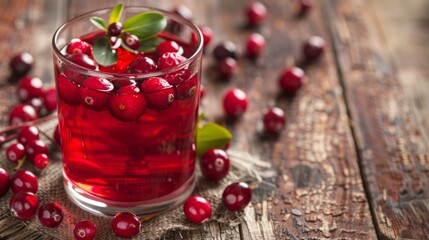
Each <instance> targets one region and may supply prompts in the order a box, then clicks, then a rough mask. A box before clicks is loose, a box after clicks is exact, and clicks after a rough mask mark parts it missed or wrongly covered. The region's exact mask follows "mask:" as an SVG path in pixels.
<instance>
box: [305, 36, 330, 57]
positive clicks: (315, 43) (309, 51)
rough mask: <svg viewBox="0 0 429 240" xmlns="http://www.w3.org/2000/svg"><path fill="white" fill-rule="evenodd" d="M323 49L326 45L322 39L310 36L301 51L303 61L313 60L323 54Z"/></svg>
mask: <svg viewBox="0 0 429 240" xmlns="http://www.w3.org/2000/svg"><path fill="white" fill-rule="evenodd" d="M325 47H326V43H325V40H323V38H321V37H319V36H312V37H310V38H309V39H308V40H307V42H306V43H305V44H304V47H303V50H302V51H303V53H304V56H305V59H307V60H314V59H316V58H318V57H319V56H320V55H321V54H322V53H323V51H324V50H325Z"/></svg>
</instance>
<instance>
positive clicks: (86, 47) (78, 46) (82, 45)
mask: <svg viewBox="0 0 429 240" xmlns="http://www.w3.org/2000/svg"><path fill="white" fill-rule="evenodd" d="M67 53H69V54H73V55H75V54H85V55H88V56H91V55H92V46H91V45H90V44H89V43H87V42H85V41H82V40H80V39H79V38H74V39H72V40H71V41H70V44H69V45H68V47H67Z"/></svg>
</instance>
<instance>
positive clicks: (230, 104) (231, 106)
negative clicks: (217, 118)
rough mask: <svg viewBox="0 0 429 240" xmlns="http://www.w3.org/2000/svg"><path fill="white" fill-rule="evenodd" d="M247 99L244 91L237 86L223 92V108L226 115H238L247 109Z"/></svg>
mask: <svg viewBox="0 0 429 240" xmlns="http://www.w3.org/2000/svg"><path fill="white" fill-rule="evenodd" d="M248 104H249V100H248V99H247V96H246V93H244V92H243V91H242V90H240V89H238V88H231V89H230V90H228V91H227V92H226V94H225V97H224V98H223V108H224V110H225V113H226V115H228V116H229V117H233V118H234V117H239V116H241V115H242V114H243V113H244V112H245V111H246V109H247V105H248Z"/></svg>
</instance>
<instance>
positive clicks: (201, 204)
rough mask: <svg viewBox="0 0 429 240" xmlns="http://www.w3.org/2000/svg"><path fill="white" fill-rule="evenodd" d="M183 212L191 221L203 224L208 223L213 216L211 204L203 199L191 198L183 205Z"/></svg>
mask: <svg viewBox="0 0 429 240" xmlns="http://www.w3.org/2000/svg"><path fill="white" fill-rule="evenodd" d="M183 211H184V212H185V215H186V217H187V218H188V220H189V221H191V222H193V223H196V224H202V223H204V222H207V221H208V220H209V219H210V217H211V215H212V207H211V206H210V203H209V202H208V201H207V200H206V199H205V198H203V197H199V196H190V197H189V198H188V199H186V201H185V204H184V205H183Z"/></svg>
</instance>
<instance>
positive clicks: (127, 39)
mask: <svg viewBox="0 0 429 240" xmlns="http://www.w3.org/2000/svg"><path fill="white" fill-rule="evenodd" d="M122 41H123V42H124V44H125V46H127V47H129V48H131V49H132V50H137V49H139V47H140V40H139V38H138V37H137V36H136V35H133V34H129V33H128V34H125V35H124V36H122Z"/></svg>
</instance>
